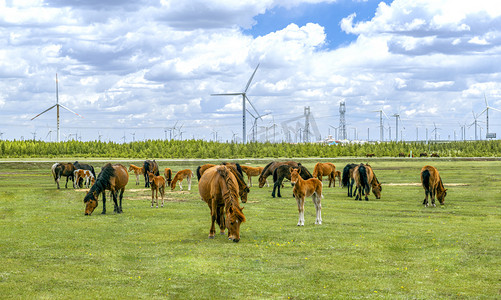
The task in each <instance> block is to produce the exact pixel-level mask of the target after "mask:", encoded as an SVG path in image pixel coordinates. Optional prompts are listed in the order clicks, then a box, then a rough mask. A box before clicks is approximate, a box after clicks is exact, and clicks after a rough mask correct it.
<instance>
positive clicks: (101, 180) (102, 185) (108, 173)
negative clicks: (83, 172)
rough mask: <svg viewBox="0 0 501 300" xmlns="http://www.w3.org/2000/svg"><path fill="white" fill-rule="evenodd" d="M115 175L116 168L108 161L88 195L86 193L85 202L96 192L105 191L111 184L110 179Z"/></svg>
mask: <svg viewBox="0 0 501 300" xmlns="http://www.w3.org/2000/svg"><path fill="white" fill-rule="evenodd" d="M114 175H115V169H114V168H113V166H112V165H111V164H110V163H107V164H106V165H104V167H103V168H102V169H101V172H100V173H99V175H97V178H96V182H95V183H94V185H93V186H92V187H91V188H90V190H89V192H88V193H87V195H85V198H84V203H85V202H88V201H89V200H90V197H91V196H92V195H93V194H94V193H95V192H96V193H98V194H99V193H101V192H103V191H104V190H105V189H106V188H108V187H109V184H110V179H111V177H113V176H114Z"/></svg>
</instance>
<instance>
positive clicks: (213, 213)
mask: <svg viewBox="0 0 501 300" xmlns="http://www.w3.org/2000/svg"><path fill="white" fill-rule="evenodd" d="M207 205H209V209H210V216H211V226H210V229H209V239H213V238H214V236H215V235H216V228H215V226H214V222H215V221H216V217H217V206H216V204H215V202H214V199H210V200H209V201H208V202H207Z"/></svg>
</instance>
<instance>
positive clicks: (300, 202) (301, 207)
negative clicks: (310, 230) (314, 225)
mask: <svg viewBox="0 0 501 300" xmlns="http://www.w3.org/2000/svg"><path fill="white" fill-rule="evenodd" d="M296 202H297V210H298V211H299V220H298V222H297V226H304V198H301V197H299V196H296Z"/></svg>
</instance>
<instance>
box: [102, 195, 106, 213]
mask: <svg viewBox="0 0 501 300" xmlns="http://www.w3.org/2000/svg"><path fill="white" fill-rule="evenodd" d="M102 194H103V211H102V212H101V214H102V215H104V214H106V191H103V193H102Z"/></svg>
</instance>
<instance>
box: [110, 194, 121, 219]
mask: <svg viewBox="0 0 501 300" xmlns="http://www.w3.org/2000/svg"><path fill="white" fill-rule="evenodd" d="M117 195H118V191H112V192H111V196H112V197H113V205H114V206H113V212H116V213H118V214H119V213H120V209H119V208H118V201H117Z"/></svg>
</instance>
